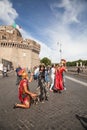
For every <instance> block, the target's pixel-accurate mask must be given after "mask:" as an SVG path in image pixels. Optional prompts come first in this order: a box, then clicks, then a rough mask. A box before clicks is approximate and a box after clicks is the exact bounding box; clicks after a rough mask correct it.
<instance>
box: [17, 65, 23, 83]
mask: <svg viewBox="0 0 87 130" xmlns="http://www.w3.org/2000/svg"><path fill="white" fill-rule="evenodd" d="M20 70H22V68H21V66H20V65H18V67H17V68H16V74H17V80H16V85H19V83H20V81H21V78H22V77H21V75H19V71H20Z"/></svg>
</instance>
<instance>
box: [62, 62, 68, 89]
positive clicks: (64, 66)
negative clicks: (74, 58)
mask: <svg viewBox="0 0 87 130" xmlns="http://www.w3.org/2000/svg"><path fill="white" fill-rule="evenodd" d="M61 69H62V70H63V72H62V78H63V87H64V90H66V85H65V72H66V71H67V69H66V65H65V63H62V64H61Z"/></svg>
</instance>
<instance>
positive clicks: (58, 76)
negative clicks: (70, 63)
mask: <svg viewBox="0 0 87 130" xmlns="http://www.w3.org/2000/svg"><path fill="white" fill-rule="evenodd" d="M63 71H65V68H64V67H62V68H60V69H58V70H56V72H55V83H54V88H55V89H57V90H63V89H64V88H63V77H62V73H63Z"/></svg>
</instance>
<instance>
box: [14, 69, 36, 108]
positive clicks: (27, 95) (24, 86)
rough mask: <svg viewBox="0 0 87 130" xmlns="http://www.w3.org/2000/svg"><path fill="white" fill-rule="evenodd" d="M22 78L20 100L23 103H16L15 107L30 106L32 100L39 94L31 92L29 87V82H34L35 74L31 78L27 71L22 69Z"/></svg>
mask: <svg viewBox="0 0 87 130" xmlns="http://www.w3.org/2000/svg"><path fill="white" fill-rule="evenodd" d="M20 74H21V75H22V80H21V81H20V84H19V100H20V101H21V104H17V103H16V104H15V105H14V107H13V108H30V104H31V100H32V99H34V98H36V97H37V94H35V93H32V92H30V90H29V88H28V82H32V79H33V74H31V77H30V79H28V75H27V74H26V72H25V71H21V72H20Z"/></svg>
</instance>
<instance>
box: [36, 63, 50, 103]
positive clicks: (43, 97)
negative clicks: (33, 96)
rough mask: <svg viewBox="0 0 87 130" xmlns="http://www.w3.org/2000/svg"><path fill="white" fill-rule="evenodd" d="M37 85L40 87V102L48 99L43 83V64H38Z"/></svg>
mask: <svg viewBox="0 0 87 130" xmlns="http://www.w3.org/2000/svg"><path fill="white" fill-rule="evenodd" d="M38 86H39V87H40V95H39V99H40V101H41V102H43V101H44V100H48V98H47V91H46V83H45V66H44V65H40V66H39V75H38Z"/></svg>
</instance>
